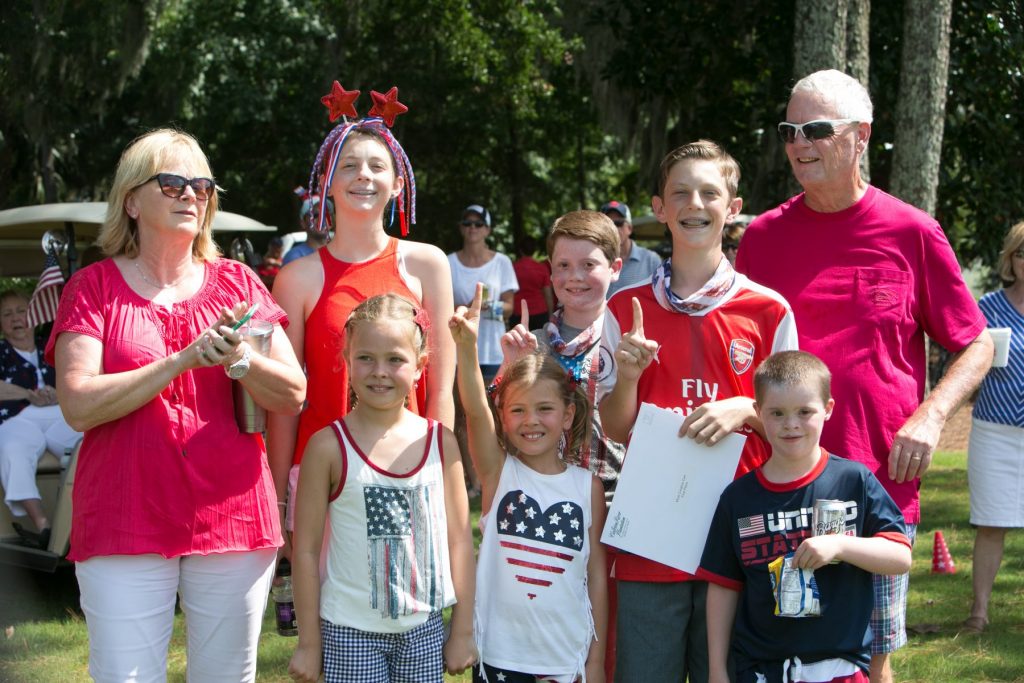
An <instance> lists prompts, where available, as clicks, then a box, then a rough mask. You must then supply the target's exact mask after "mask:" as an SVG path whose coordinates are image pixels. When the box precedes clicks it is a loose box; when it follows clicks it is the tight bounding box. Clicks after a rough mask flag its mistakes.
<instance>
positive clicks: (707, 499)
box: [601, 403, 747, 574]
mask: <svg viewBox="0 0 1024 683" xmlns="http://www.w3.org/2000/svg"><path fill="white" fill-rule="evenodd" d="M682 423H683V416H682V415H680V414H679V413H675V412H673V411H671V410H666V409H664V408H659V407H657V406H654V405H651V404H650V403H642V404H641V405H640V411H639V413H638V414H637V418H636V425H634V427H633V436H632V438H631V439H630V442H629V448H628V449H627V451H626V460H625V462H624V463H623V466H622V472H621V473H620V474H619V483H618V485H617V486H616V487H615V498H614V500H613V502H612V506H611V509H610V510H609V511H608V519H607V521H605V525H604V531H603V533H602V534H601V542H602V543H605V544H607V545H611V546H614V547H616V548H621V549H622V550H625V551H628V552H631V553H634V554H636V555H640V556H642V557H646V558H649V559H651V560H654V561H656V562H660V563H662V564H666V565H668V566H670V567H675V568H676V569H680V570H682V571H685V572H689V573H691V574H692V573H694V572H696V571H697V567H698V566H699V565H700V557H701V553H703V551H704V541H705V540H706V539H707V536H708V529H709V528H710V527H711V518H712V517H714V514H715V508H716V507H717V506H718V499H719V497H720V496H721V495H722V491H723V490H725V487H726V486H728V485H729V482H731V481H732V478H733V475H734V474H735V473H736V466H737V465H738V464H739V461H740V453H741V452H742V451H743V444H744V443H746V440H747V437H745V436H743V435H742V434H735V433H733V434H729V435H728V436H726V437H725V438H724V439H722V440H721V441H719V442H718V443H717V444H715V445H714V446H705V445H701V444H698V443H696V442H695V441H694V440H693V439H689V438H679V427H680V425H682Z"/></svg>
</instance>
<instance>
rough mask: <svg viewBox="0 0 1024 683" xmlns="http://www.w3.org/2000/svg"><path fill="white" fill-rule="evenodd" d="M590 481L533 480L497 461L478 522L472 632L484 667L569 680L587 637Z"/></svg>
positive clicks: (590, 635) (518, 466)
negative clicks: (493, 486)
mask: <svg viewBox="0 0 1024 683" xmlns="http://www.w3.org/2000/svg"><path fill="white" fill-rule="evenodd" d="M591 478H592V475H591V473H590V472H589V471H587V470H585V469H583V468H581V467H577V466H575V465H569V466H568V467H567V469H566V470H565V471H564V472H562V473H560V474H540V473H538V472H535V471H534V470H532V469H530V468H529V467H527V466H526V465H524V464H523V463H521V462H519V460H518V459H517V458H515V457H514V456H511V455H509V456H507V457H506V458H505V465H504V466H503V468H502V470H501V477H500V479H499V481H498V488H497V491H496V492H495V494H494V502H493V503H492V505H491V509H490V510H489V511H488V512H487V514H486V515H484V516H482V517H481V518H480V528H481V531H482V532H483V541H482V542H481V544H480V557H479V560H478V561H477V573H476V583H477V591H476V609H475V619H474V631H475V637H476V643H477V648H478V649H479V651H480V660H481V661H482V662H487V664H488V665H490V666H495V667H498V668H506V669H512V670H514V671H520V672H523V673H530V674H534V675H547V676H557V677H559V678H560V679H561V678H562V677H566V680H574V679H575V678H576V677H577V676H582V675H583V673H584V668H585V665H586V661H587V653H588V652H589V651H590V645H591V643H592V642H593V639H594V637H595V633H594V620H593V615H592V613H591V608H590V596H589V594H588V593H587V562H588V560H589V559H590V534H589V530H590V525H591V507H590V498H591V491H592V489H591V486H592V484H591Z"/></svg>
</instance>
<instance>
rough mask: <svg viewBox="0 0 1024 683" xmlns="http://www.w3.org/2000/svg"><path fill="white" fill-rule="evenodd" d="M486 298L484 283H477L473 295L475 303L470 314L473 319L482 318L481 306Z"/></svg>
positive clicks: (470, 308)
mask: <svg viewBox="0 0 1024 683" xmlns="http://www.w3.org/2000/svg"><path fill="white" fill-rule="evenodd" d="M483 298H484V283H482V282H478V283H476V292H475V293H474V294H473V303H471V304H470V305H469V312H470V314H471V315H473V317H475V318H479V317H480V305H481V304H482V303H483Z"/></svg>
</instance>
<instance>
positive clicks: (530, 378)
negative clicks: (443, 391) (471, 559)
mask: <svg viewBox="0 0 1024 683" xmlns="http://www.w3.org/2000/svg"><path fill="white" fill-rule="evenodd" d="M480 301H481V291H480V286H479V285H478V286H477V291H476V297H475V298H474V300H473V304H472V305H471V306H470V307H469V308H468V309H467V308H466V307H464V306H460V307H459V308H458V310H456V312H455V315H454V316H453V317H452V319H451V322H450V323H449V327H450V328H451V331H452V336H453V337H454V338H455V345H456V357H457V365H458V367H459V372H458V382H459V394H460V396H461V398H462V404H463V409H464V410H465V413H466V420H467V428H468V431H469V435H468V436H469V452H470V455H471V456H472V458H473V465H474V466H475V467H476V470H477V473H478V474H479V476H480V486H481V490H482V499H481V517H480V526H481V530H482V532H483V540H482V542H481V544H480V557H479V560H478V563H477V584H478V585H479V591H478V592H477V602H476V614H475V618H474V635H475V640H476V644H477V648H478V651H479V653H480V666H479V667H478V668H477V669H476V670H475V671H474V675H473V680H474V681H486V682H488V683H498V682H501V683H535V682H536V681H550V682H552V683H573V682H574V681H579V680H582V681H586V682H587V683H595V682H596V683H602V682H603V681H604V652H605V632H606V626H607V611H608V608H607V585H606V583H607V581H606V576H607V574H606V572H605V561H604V551H603V550H602V548H601V543H600V538H601V528H602V526H603V524H604V515H605V504H604V489H603V487H602V486H601V482H600V480H599V479H598V478H597V477H595V476H594V475H592V474H591V473H590V472H589V471H587V470H585V469H582V468H580V467H577V466H575V465H569V464H567V463H566V462H565V461H564V460H563V459H562V458H561V454H562V453H563V452H565V451H566V449H571V448H572V447H573V446H574V445H576V444H578V443H583V442H585V440H586V433H587V430H588V429H589V428H590V415H591V408H590V406H589V404H588V402H587V398H586V395H585V394H584V393H583V390H582V389H581V388H580V387H578V386H576V384H575V383H574V382H573V380H572V378H571V377H570V376H568V375H567V374H566V372H565V370H564V369H562V366H561V365H559V363H558V361H556V360H555V359H554V358H552V357H551V356H549V355H548V354H546V353H540V354H531V355H528V356H525V357H523V358H520V359H519V360H517V361H515V362H514V363H513V364H511V365H510V366H509V367H508V369H507V372H506V373H505V375H504V376H503V377H499V378H497V379H496V380H495V381H496V386H497V388H496V390H495V392H494V396H493V398H494V409H493V412H492V409H491V408H490V406H489V405H488V401H487V394H486V391H485V389H484V383H483V378H482V377H481V374H480V370H479V366H478V364H477V357H476V356H477V350H476V348H477V347H476V337H477V331H478V329H479V321H480Z"/></svg>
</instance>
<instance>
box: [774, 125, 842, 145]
mask: <svg viewBox="0 0 1024 683" xmlns="http://www.w3.org/2000/svg"><path fill="white" fill-rule="evenodd" d="M844 123H859V121H857V120H856V119H816V120H814V121H808V122H807V123H788V122H786V121H783V122H782V123H780V124H779V137H780V138H782V141H783V142H785V143H787V144H789V143H792V142H794V141H796V134H797V133H803V136H804V138H806V139H807V140H824V139H825V138H830V137H832V136H833V135H835V134H836V126H839V125H842V124H844Z"/></svg>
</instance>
